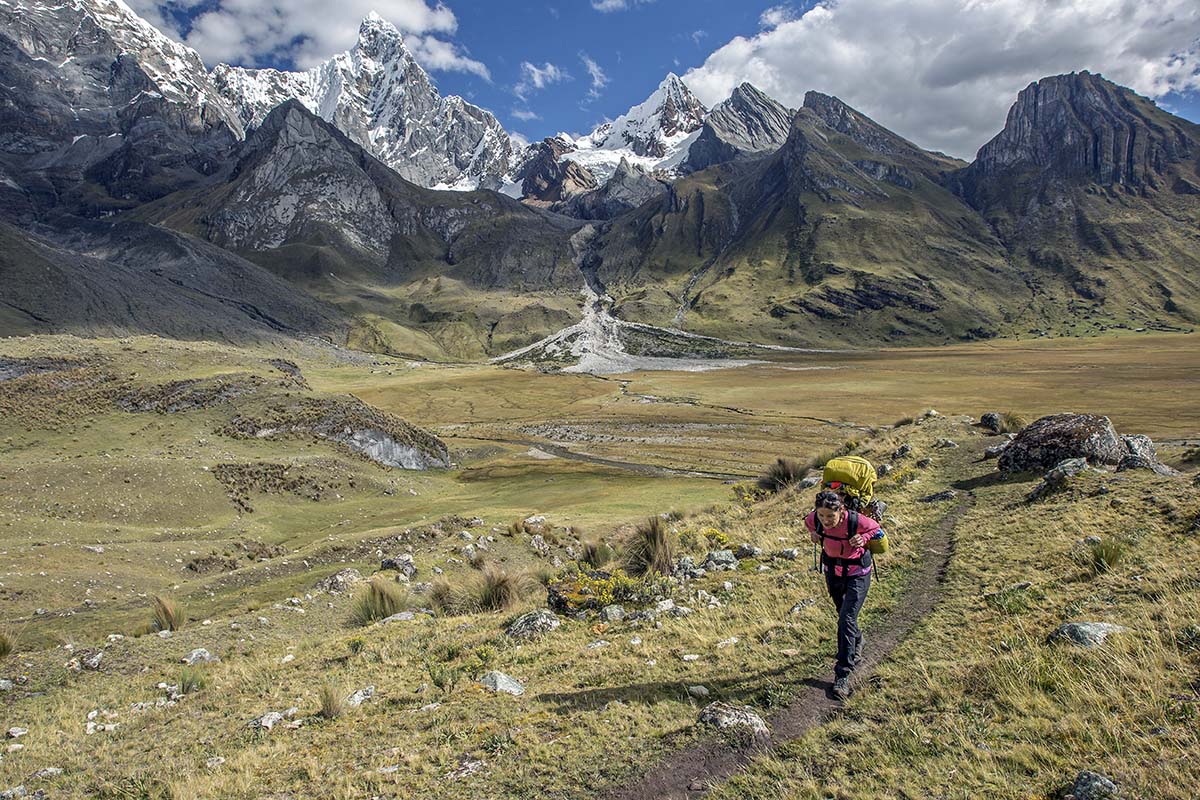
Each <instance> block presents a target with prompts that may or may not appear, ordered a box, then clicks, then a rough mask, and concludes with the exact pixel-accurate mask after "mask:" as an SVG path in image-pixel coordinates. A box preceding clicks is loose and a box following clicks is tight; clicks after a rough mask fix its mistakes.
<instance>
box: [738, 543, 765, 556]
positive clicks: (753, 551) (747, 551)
mask: <svg viewBox="0 0 1200 800" xmlns="http://www.w3.org/2000/svg"><path fill="white" fill-rule="evenodd" d="M762 552H763V551H762V548H761V547H755V546H754V545H752V544H749V543H748V542H743V543H742V544H739V545H738V549H737V551H736V552H735V553H734V554H733V557H734V558H738V559H742V558H760V557H761V556H762Z"/></svg>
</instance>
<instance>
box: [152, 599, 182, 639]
mask: <svg viewBox="0 0 1200 800" xmlns="http://www.w3.org/2000/svg"><path fill="white" fill-rule="evenodd" d="M183 621H184V616H183V609H181V608H180V606H179V604H178V603H176V602H175V601H174V600H172V599H171V598H169V597H162V596H160V595H155V596H154V607H153V610H152V611H151V617H150V627H151V628H152V629H154V630H156V631H177V630H180V629H181V628H183Z"/></svg>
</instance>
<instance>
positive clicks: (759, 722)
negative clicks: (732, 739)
mask: <svg viewBox="0 0 1200 800" xmlns="http://www.w3.org/2000/svg"><path fill="white" fill-rule="evenodd" d="M698 721H699V723H700V724H701V725H710V726H712V727H714V728H716V729H717V730H721V731H730V732H733V733H736V734H738V735H739V736H744V737H746V738H747V739H748V740H749V742H750V743H752V744H755V745H765V744H766V743H767V742H769V741H770V739H771V732H770V730H769V729H768V728H767V723H765V722H763V718H762V717H760V716H759V715H758V714H756V713H754V711H752V710H751V709H749V708H747V707H746V706H736V705H733V704H732V703H724V702H721V701H718V702H715V703H709V704H708V705H707V706H705V707H704V710H703V711H701V712H700V716H699V717H698Z"/></svg>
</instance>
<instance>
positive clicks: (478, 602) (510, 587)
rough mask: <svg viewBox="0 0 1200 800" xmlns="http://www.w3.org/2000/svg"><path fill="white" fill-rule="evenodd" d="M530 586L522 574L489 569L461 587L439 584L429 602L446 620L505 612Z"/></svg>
mask: <svg viewBox="0 0 1200 800" xmlns="http://www.w3.org/2000/svg"><path fill="white" fill-rule="evenodd" d="M531 583H532V581H531V580H530V579H529V577H528V576H527V575H526V574H525V573H523V572H508V571H507V570H503V569H500V568H499V567H496V566H493V565H489V566H487V567H485V568H484V569H483V570H481V571H480V572H479V574H477V575H473V576H471V577H469V578H467V579H465V580H463V581H462V582H461V583H451V582H450V581H448V580H445V579H443V580H439V581H437V582H436V583H434V584H433V586H432V587H431V588H430V590H429V599H430V602H431V603H432V604H433V607H434V608H436V609H437V610H438V611H439V612H441V613H442V614H445V615H447V616H455V615H458V614H473V613H476V612H479V611H504V610H507V609H510V608H512V607H513V606H515V605H516V604H517V603H519V602H521V600H522V599H523V598H524V597H525V595H526V594H528V591H529V588H530V584H531Z"/></svg>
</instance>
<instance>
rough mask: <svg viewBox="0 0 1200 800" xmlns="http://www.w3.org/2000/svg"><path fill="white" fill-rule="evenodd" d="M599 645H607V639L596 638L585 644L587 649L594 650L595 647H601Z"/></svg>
mask: <svg viewBox="0 0 1200 800" xmlns="http://www.w3.org/2000/svg"><path fill="white" fill-rule="evenodd" d="M601 647H608V640H607V639H597V640H596V641H594V642H588V644H587V649H588V650H596V649H598V648H601Z"/></svg>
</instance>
